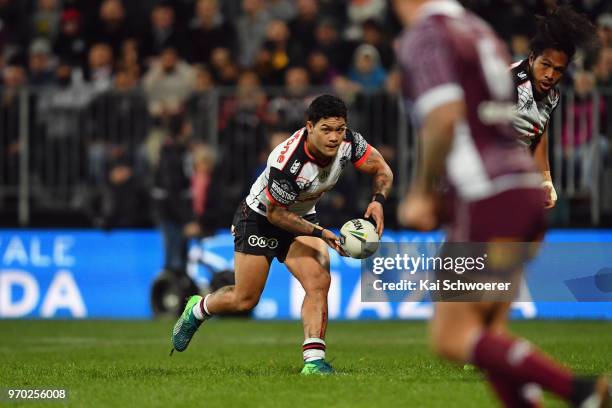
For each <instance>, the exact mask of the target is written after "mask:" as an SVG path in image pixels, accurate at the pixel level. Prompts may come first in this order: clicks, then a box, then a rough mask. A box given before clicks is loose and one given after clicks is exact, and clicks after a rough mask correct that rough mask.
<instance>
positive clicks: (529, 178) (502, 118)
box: [395, 0, 608, 407]
mask: <svg viewBox="0 0 612 408" xmlns="http://www.w3.org/2000/svg"><path fill="white" fill-rule="evenodd" d="M395 9H396V12H397V14H398V16H399V17H400V19H401V20H402V22H403V23H404V24H405V25H406V27H409V28H410V31H409V32H407V33H405V34H403V35H402V38H401V41H400V44H399V47H398V59H399V62H400V64H401V66H402V69H403V71H404V75H403V77H404V84H403V86H404V92H405V94H406V96H407V97H408V99H409V100H410V101H411V102H412V103H413V111H414V113H415V116H416V117H415V119H416V120H417V121H418V124H419V127H420V132H421V135H420V137H421V140H422V152H421V153H422V154H421V161H420V163H419V170H418V174H417V178H416V181H415V183H414V185H413V186H412V188H411V192H410V193H409V195H408V197H407V198H406V200H405V203H404V205H403V206H402V209H401V213H402V214H401V215H402V217H401V218H403V221H404V223H406V224H407V225H410V226H413V227H415V228H418V229H422V230H428V229H432V228H435V227H436V226H437V225H438V222H439V216H440V212H439V203H440V202H441V199H440V198H441V197H438V196H437V193H436V191H437V186H438V185H439V182H440V180H441V179H445V180H446V182H447V184H448V185H449V186H450V189H451V191H452V193H451V194H452V196H453V203H454V208H453V210H452V213H453V217H452V221H451V223H450V225H449V232H448V241H450V242H504V241H513V242H530V241H534V240H538V239H539V238H541V236H542V235H543V233H544V219H543V217H544V206H543V202H544V192H543V190H542V188H541V184H542V177H541V175H540V174H539V172H538V171H537V169H536V167H535V165H534V162H533V159H532V158H531V156H530V155H529V153H528V151H527V150H526V149H524V148H523V147H521V146H520V145H518V144H517V143H516V133H514V131H513V129H512V126H511V121H512V119H513V116H514V115H513V111H514V110H513V106H512V105H513V103H514V89H513V83H512V78H511V75H510V72H509V71H508V68H507V67H508V63H509V56H508V54H507V52H506V50H505V45H504V44H503V43H502V42H501V40H499V39H498V37H497V36H496V35H495V33H494V32H493V31H492V29H491V28H490V27H489V26H488V25H487V24H486V23H484V22H483V21H482V20H481V19H480V18H478V17H476V16H475V15H474V14H472V13H470V12H468V11H466V10H465V9H464V8H463V7H462V6H461V5H460V4H459V3H457V2H455V1H452V0H395ZM444 198H445V199H447V198H448V197H447V196H445V197H444ZM509 307H510V302H505V303H502V302H464V303H460V302H439V303H437V304H436V308H435V313H434V317H433V320H432V322H431V336H432V344H433V348H434V350H435V351H436V352H437V353H438V354H439V355H441V356H443V357H445V358H447V359H449V360H451V361H455V362H458V363H461V364H463V363H472V364H474V365H475V366H477V367H478V368H480V369H481V370H482V371H483V372H484V373H485V374H486V376H487V379H488V380H489V382H490V383H491V385H492V386H493V388H494V389H495V391H496V393H497V395H498V396H499V398H500V399H501V400H502V401H503V403H504V404H505V406H507V407H530V406H537V404H538V403H539V401H538V399H539V397H537V396H536V397H535V398H532V397H533V396H532V395H530V394H531V393H529V392H525V390H529V389H532V388H533V387H531V385H532V384H536V385H538V386H540V387H542V388H544V389H545V390H548V391H551V392H553V393H555V394H557V395H559V396H560V397H562V398H564V399H565V400H567V401H568V402H570V403H572V404H574V405H575V406H580V407H583V406H588V407H601V406H607V405H606V404H607V403H606V400H607V395H608V385H607V380H606V379H605V378H603V377H602V378H600V379H597V380H596V379H585V378H580V377H576V376H575V375H574V374H573V373H572V372H571V371H570V370H568V369H567V368H565V367H562V366H560V365H559V364H557V363H555V362H554V361H553V360H552V359H550V358H549V357H547V356H545V355H544V354H543V353H542V352H540V351H538V350H537V349H536V348H535V347H534V346H532V345H531V344H529V343H528V342H527V341H526V340H524V339H520V338H514V337H511V336H510V335H507V334H505V333H504V330H500V327H504V325H505V321H506V320H507V315H508V310H509ZM527 385H529V386H527Z"/></svg>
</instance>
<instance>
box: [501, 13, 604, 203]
mask: <svg viewBox="0 0 612 408" xmlns="http://www.w3.org/2000/svg"><path fill="white" fill-rule="evenodd" d="M595 41H596V31H595V27H594V26H593V24H591V23H590V22H589V20H588V19H587V18H586V17H585V16H582V15H580V14H578V13H576V12H575V11H573V10H572V9H571V7H569V6H560V7H557V8H554V9H552V10H551V11H549V12H548V14H547V16H546V17H539V18H538V19H537V32H536V34H535V36H534V37H533V38H532V39H531V45H530V48H531V53H530V54H529V58H527V59H525V60H522V61H519V62H516V63H514V64H513V65H512V66H511V69H512V77H513V79H514V84H515V86H516V89H517V97H518V99H517V104H516V111H517V114H516V117H515V119H514V127H515V129H516V130H517V131H518V133H519V140H520V142H521V143H522V144H524V145H525V146H527V147H528V148H529V149H530V151H531V152H532V153H533V156H534V158H535V162H536V165H537V167H538V169H539V170H540V171H541V172H542V175H543V177H544V181H543V183H542V186H543V187H544V188H545V190H546V192H547V194H546V199H545V203H544V206H545V208H547V209H548V208H552V207H554V206H555V202H556V201H557V192H556V191H555V187H554V184H553V181H552V177H551V174H550V164H549V160H548V122H549V120H550V117H551V115H552V112H553V111H554V110H555V108H556V107H557V105H558V104H559V99H560V93H559V89H558V87H557V85H558V84H559V82H560V81H561V79H562V78H563V74H564V73H565V71H566V70H567V67H568V65H569V64H570V62H571V61H572V58H573V56H574V54H575V53H576V47H578V46H583V47H584V46H588V45H590V44H595Z"/></svg>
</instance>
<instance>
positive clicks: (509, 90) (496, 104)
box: [398, 0, 541, 201]
mask: <svg viewBox="0 0 612 408" xmlns="http://www.w3.org/2000/svg"><path fill="white" fill-rule="evenodd" d="M398 60H399V62H400V64H401V66H402V69H403V71H404V72H403V78H404V83H403V91H404V93H405V95H406V96H407V97H408V100H409V101H410V102H411V105H412V108H413V111H414V113H415V114H416V120H417V121H421V120H423V119H424V118H425V117H426V116H427V115H428V114H429V113H430V112H432V111H433V110H434V109H435V108H437V107H439V106H442V105H444V104H446V103H449V102H453V101H464V102H465V105H466V108H467V112H466V118H465V121H464V122H463V123H460V124H459V125H458V126H456V128H455V134H454V139H453V145H452V149H451V151H450V153H449V155H448V157H447V161H446V175H447V178H448V181H449V183H450V184H451V185H452V186H453V187H454V190H455V191H456V192H457V194H458V196H459V198H460V199H462V200H465V201H476V200H482V199H485V198H487V197H492V196H494V195H496V194H499V193H501V192H503V191H506V190H509V189H514V188H530V187H539V185H540V183H541V178H540V175H539V174H537V173H536V172H535V167H534V164H533V161H532V159H531V157H530V155H529V154H528V153H527V151H526V150H525V149H524V148H522V147H520V146H519V145H518V144H517V142H516V137H517V136H516V133H515V132H514V130H513V128H512V125H511V123H512V119H513V114H514V106H513V102H514V95H515V89H514V86H513V82H512V77H511V75H510V72H508V68H507V67H508V65H509V63H510V58H509V55H508V53H507V51H506V49H505V45H504V44H503V43H502V41H501V40H500V39H499V38H498V37H497V36H496V35H495V33H494V32H493V30H492V29H491V28H490V27H489V26H488V25H487V24H486V23H485V22H484V21H482V20H481V19H480V18H479V17H477V16H475V15H474V14H472V13H471V12H469V11H467V10H465V9H464V8H463V7H462V6H461V5H460V4H459V3H457V2H455V1H452V0H446V1H433V2H430V3H426V4H425V5H424V6H422V7H421V9H420V11H419V17H418V21H417V22H416V23H415V24H414V25H413V27H412V29H411V30H410V31H409V32H407V33H405V34H403V35H402V37H401V41H400V46H399V48H398Z"/></svg>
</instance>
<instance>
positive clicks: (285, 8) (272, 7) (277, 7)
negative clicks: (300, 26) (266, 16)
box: [267, 0, 297, 22]
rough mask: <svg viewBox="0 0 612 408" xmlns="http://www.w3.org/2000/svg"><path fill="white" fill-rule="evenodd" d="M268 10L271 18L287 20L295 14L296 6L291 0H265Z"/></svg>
mask: <svg viewBox="0 0 612 408" xmlns="http://www.w3.org/2000/svg"><path fill="white" fill-rule="evenodd" d="M267 2H268V11H269V12H270V17H272V18H273V19H278V20H282V21H284V22H288V21H289V20H291V19H293V18H294V17H295V16H296V14H297V8H296V6H295V3H294V2H293V1H292V0H267Z"/></svg>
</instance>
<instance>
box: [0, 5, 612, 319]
mask: <svg viewBox="0 0 612 408" xmlns="http://www.w3.org/2000/svg"><path fill="white" fill-rule="evenodd" d="M464 4H465V5H466V6H467V7H469V8H470V9H472V10H474V11H476V12H477V13H478V14H480V15H481V16H483V17H484V18H485V19H486V20H487V21H489V22H490V24H491V25H492V26H493V27H494V28H495V29H496V30H497V31H498V32H499V34H500V35H501V36H502V37H503V38H504V39H505V40H506V41H507V44H508V48H509V50H510V51H511V53H512V56H513V59H514V60H515V61H518V60H520V59H523V58H526V57H527V56H528V53H529V38H530V36H531V34H532V32H533V29H534V16H535V15H536V14H544V13H545V12H546V9H547V8H548V7H552V6H553V5H554V2H553V1H549V0H465V1H464ZM571 4H572V5H573V6H574V7H575V8H576V9H577V10H579V11H581V12H583V13H586V14H587V15H588V16H589V17H590V18H591V19H592V21H593V23H594V24H596V25H597V27H598V34H599V36H600V39H601V43H602V45H603V46H602V48H601V50H600V51H599V52H598V53H597V54H594V55H587V54H579V55H578V56H577V58H576V62H575V64H573V65H572V67H571V70H570V71H569V72H568V73H567V74H566V75H565V77H564V81H563V84H562V88H563V89H562V101H561V103H560V106H559V107H558V108H557V109H556V110H555V112H554V115H553V117H552V119H551V122H550V129H549V130H550V132H549V133H550V136H549V138H550V142H549V146H550V158H551V170H552V173H553V179H554V182H555V186H556V189H557V192H558V193H559V197H560V198H559V201H558V202H557V205H556V207H555V209H554V210H552V211H550V212H549V218H550V220H549V221H550V224H551V226H553V227H557V228H559V227H561V228H573V229H574V230H575V229H576V228H589V230H588V231H584V230H582V232H576V234H578V235H572V234H571V233H569V232H567V230H566V229H564V230H556V231H552V232H551V233H550V234H549V236H548V239H552V240H553V241H554V240H557V241H565V242H568V241H569V242H594V241H600V240H604V241H606V240H607V241H612V233H610V232H609V230H605V228H610V227H612V143H611V142H612V110H611V109H610V107H611V106H612V3H610V1H607V0H581V1H572V2H571ZM400 30H401V27H400V25H399V23H398V21H397V20H396V18H395V16H394V14H393V10H392V7H391V3H390V2H388V1H386V0H296V1H290V0H174V1H163V0H138V1H135V0H130V1H127V0H123V1H122V0H0V72H1V77H0V225H2V226H3V229H2V230H0V256H1V257H2V262H1V263H0V267H1V268H3V269H2V270H0V294H1V295H3V297H2V296H0V317H24V316H26V317H27V316H41V317H55V316H72V317H109V316H111V317H149V316H150V315H151V305H152V306H153V310H154V311H155V308H156V307H158V308H159V309H160V310H161V309H163V310H168V309H172V308H177V307H180V303H181V302H182V300H181V299H182V298H181V293H183V292H193V291H196V290H198V288H200V289H201V288H212V289H214V288H215V287H216V286H219V285H224V284H227V283H228V282H231V280H232V279H233V274H232V273H231V268H232V258H233V256H232V254H233V252H232V251H233V250H232V240H231V236H230V235H229V233H228V229H229V226H230V225H231V220H232V215H233V212H234V210H235V208H236V206H237V205H238V203H239V202H240V200H241V199H242V198H244V196H245V195H246V193H247V191H248V189H249V188H250V186H251V183H252V182H253V181H254V180H255V179H256V177H257V176H258V175H259V173H260V172H261V171H262V170H263V169H264V166H265V161H266V158H267V155H268V153H269V152H270V150H271V149H272V148H273V147H275V146H276V145H278V144H279V143H281V142H282V141H283V140H284V139H285V138H287V137H289V136H290V135H291V134H292V133H293V132H294V131H295V130H297V129H299V128H300V127H302V126H303V125H304V111H305V108H306V107H307V105H308V104H309V102H310V101H311V100H312V99H313V98H314V97H315V96H316V95H319V94H321V93H324V92H325V93H334V94H337V95H339V96H340V97H342V98H343V99H344V100H345V101H346V103H347V104H348V106H349V126H350V127H352V128H354V129H356V130H358V131H359V132H360V133H362V134H363V135H364V136H365V138H366V139H367V140H368V141H369V142H370V143H371V144H372V145H374V146H375V147H376V148H378V150H379V151H380V152H381V153H382V154H383V156H384V157H385V159H386V160H387V162H388V163H389V164H390V165H391V167H392V169H393V171H394V173H395V180H396V183H395V186H394V190H393V193H392V196H391V197H390V198H389V199H388V201H387V203H386V208H385V212H386V220H385V224H386V227H387V229H388V230H387V231H388V234H386V235H385V237H383V238H384V239H385V240H387V241H395V240H396V241H402V240H404V241H406V240H407V241H412V240H427V239H429V240H437V241H439V240H441V239H443V236H442V235H440V233H433V234H430V235H418V234H415V233H414V232H409V231H401V230H399V227H398V225H397V222H396V217H395V213H396V209H397V205H398V199H399V198H401V197H402V196H403V195H404V193H405V192H406V189H407V187H408V186H409V182H410V179H411V177H412V173H413V169H414V168H415V164H416V163H415V157H416V150H417V139H416V134H415V131H414V128H413V125H412V124H411V122H410V118H409V115H408V113H407V112H406V111H405V107H404V102H403V100H402V97H401V95H400V78H399V72H398V68H397V65H396V61H395V57H394V51H393V49H394V39H395V38H396V37H397V35H398V34H399V32H400ZM415 58H418V56H415ZM370 194H371V190H370V181H369V180H368V179H367V177H362V176H361V175H359V174H357V173H356V172H354V171H353V170H352V169H350V170H348V171H347V172H346V174H345V175H344V176H343V177H342V178H341V180H340V182H339V184H338V185H337V187H336V188H335V189H334V190H333V191H330V192H329V193H328V194H326V195H325V196H324V197H323V198H322V200H321V202H320V203H319V205H318V214H319V218H320V220H321V222H322V224H323V225H325V226H328V227H339V226H340V225H342V224H343V223H344V222H345V221H347V220H349V219H351V218H355V217H359V216H362V214H363V211H364V209H365V208H366V206H367V203H368V202H369V201H370V199H371V195H370ZM41 228H42V229H41ZM75 228H76V229H77V230H75ZM551 237H552V238H551ZM193 238H197V239H196V240H193ZM279 268H280V269H282V267H281V266H279V265H278V264H276V263H275V265H274V266H273V273H272V274H271V277H270V281H269V284H268V287H267V289H266V290H267V291H269V292H265V293H264V296H263V298H262V301H261V303H260V306H259V307H258V309H256V312H255V313H256V315H257V316H258V317H261V318H275V317H278V318H299V305H300V304H301V296H303V293H301V292H300V291H301V288H300V287H299V285H298V284H297V282H296V281H294V280H292V279H291V278H290V277H289V274H287V273H286V271H284V270H282V271H279V272H274V270H276V269H279ZM160 271H162V274H161V275H162V276H161V278H160V276H157V278H158V280H157V282H158V283H159V282H162V283H163V284H160V285H161V286H155V284H154V285H153V286H154V288H153V296H152V300H153V303H152V304H150V303H149V300H150V299H149V290H150V287H151V283H152V282H153V280H154V279H155V278H156V275H157V274H158V273H159V272H160ZM186 271H187V272H188V275H189V276H190V277H191V280H184V281H183V282H182V283H181V279H182V278H184V277H185V276H186V274H185V272H186ZM221 272H223V273H221ZM226 272H227V273H226ZM358 272H359V263H358V262H355V261H354V260H351V259H345V258H343V259H341V258H340V257H337V256H335V254H332V273H333V274H334V282H336V283H335V284H334V285H332V289H331V292H330V307H331V311H330V316H331V317H332V318H356V317H359V316H362V312H364V310H365V312H364V313H365V315H367V313H370V312H371V313H374V315H375V316H379V317H381V318H389V317H417V318H418V317H426V316H427V313H430V312H431V310H430V309H429V311H426V312H423V311H422V310H418V308H416V306H415V307H412V306H410V307H404V308H403V309H401V310H400V309H398V311H397V314H396V312H395V311H391V309H389V311H387V310H386V309H385V310H382V309H380V308H383V309H384V306H381V305H379V306H377V307H378V309H380V310H378V309H376V307H375V308H374V309H373V311H372V310H370V311H369V312H368V311H367V310H366V309H368V307H367V306H364V305H363V304H362V305H361V306H360V304H359V286H358V285H359V283H358V281H359V276H358ZM159 279H161V280H159ZM177 279H178V280H177ZM177 282H178V283H177ZM194 282H195V284H197V286H194ZM215 282H216V283H215ZM164 285H165V286H164ZM168 285H179V286H180V288H178V289H176V290H175V292H174V293H175V294H176V293H178V294H179V295H177V296H174V295H173V296H166V295H165V293H166V292H167V291H168ZM156 290H158V292H155V291H156ZM108 293H113V294H114V297H113V302H109V301H108V299H107V296H108ZM606 296H607V295H606ZM156 302H158V303H156ZM156 305H157V306H156ZM408 305H411V304H408ZM525 307H526V309H523V310H522V312H521V313H522V314H521V316H523V317H535V316H543V317H559V316H561V317H590V318H598V317H602V316H604V317H605V316H607V318H611V316H610V313H611V311H610V310H608V311H607V312H606V313H608V314H605V313H604V309H602V308H601V307H600V306H599V305H591V306H588V305H584V304H579V305H570V304H567V305H565V307H558V306H555V305H554V304H553V305H542V306H541V307H540V306H538V307H537V308H536V307H535V306H533V305H530V306H525ZM393 310H395V309H393ZM402 310H403V312H402ZM402 313H403V314H402Z"/></svg>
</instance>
